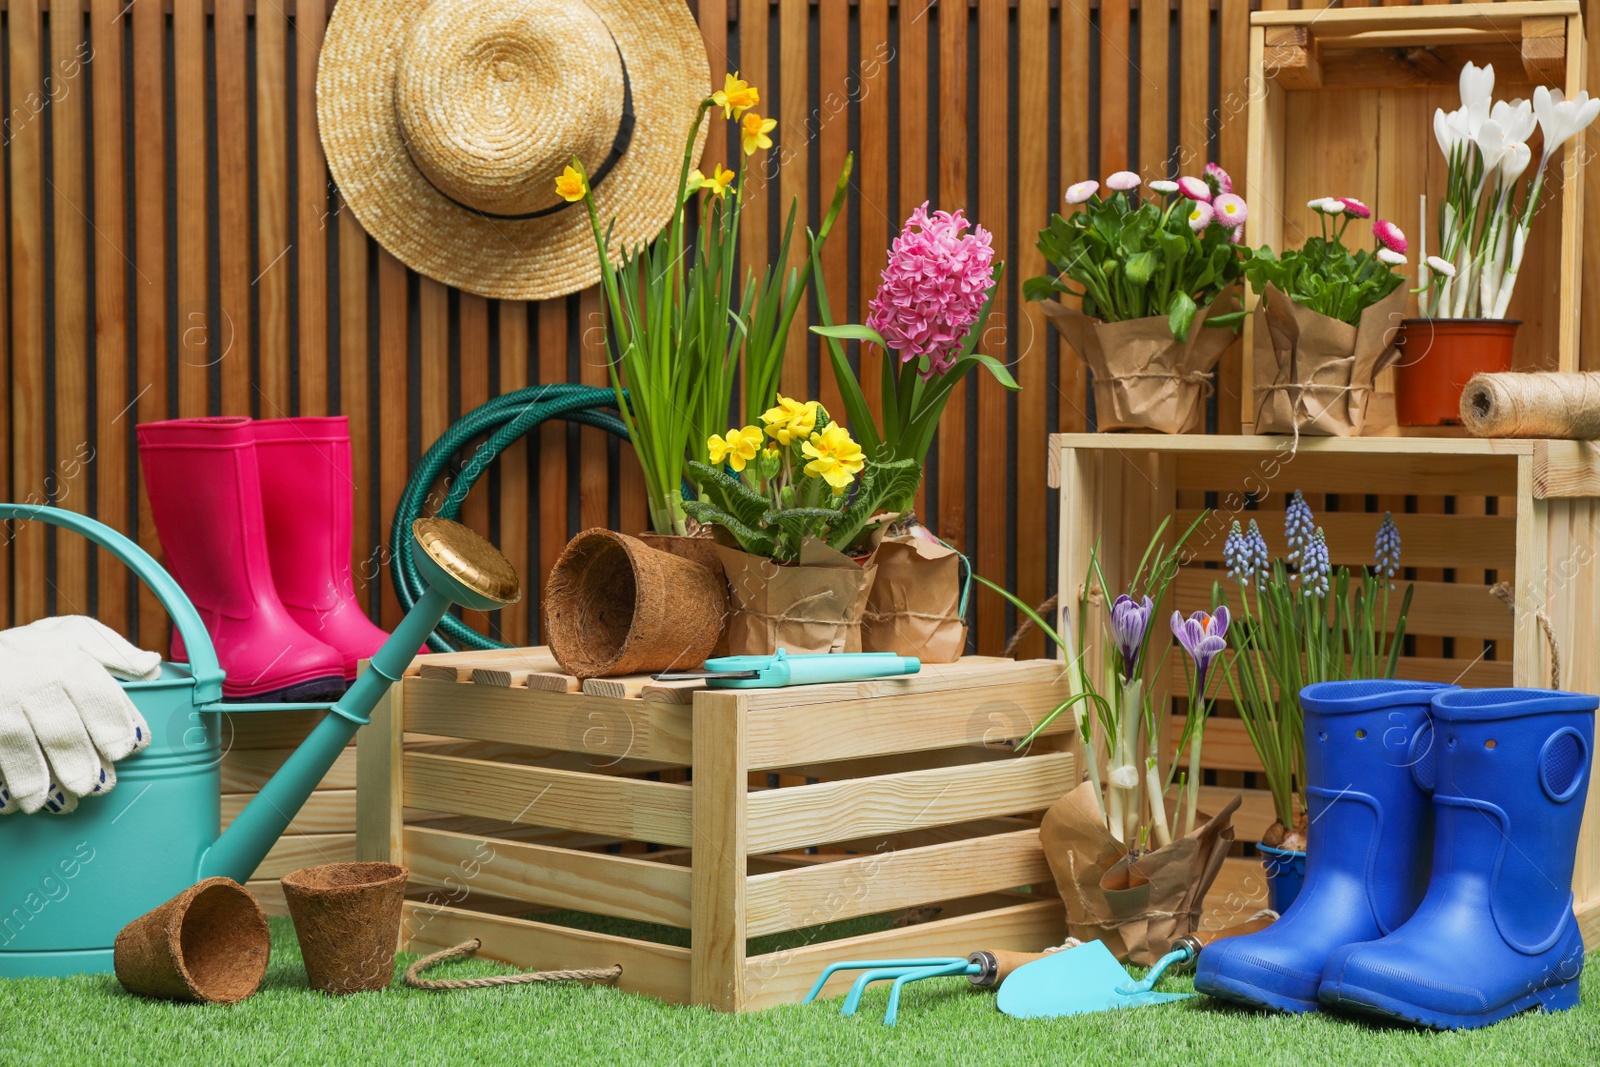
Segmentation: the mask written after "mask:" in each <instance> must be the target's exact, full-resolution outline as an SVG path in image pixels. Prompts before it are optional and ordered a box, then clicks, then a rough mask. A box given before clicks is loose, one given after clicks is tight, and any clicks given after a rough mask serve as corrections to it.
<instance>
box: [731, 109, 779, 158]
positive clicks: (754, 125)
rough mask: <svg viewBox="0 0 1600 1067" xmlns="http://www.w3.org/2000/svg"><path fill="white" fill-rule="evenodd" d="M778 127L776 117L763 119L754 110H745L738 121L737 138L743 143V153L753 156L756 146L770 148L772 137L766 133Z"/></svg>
mask: <svg viewBox="0 0 1600 1067" xmlns="http://www.w3.org/2000/svg"><path fill="white" fill-rule="evenodd" d="M777 128H778V120H777V119H764V118H762V117H761V116H760V115H757V114H756V113H755V112H754V111H750V112H746V113H745V116H744V120H743V121H742V122H740V123H739V140H740V141H741V142H742V143H743V144H744V154H745V155H747V156H753V155H755V154H756V149H758V148H771V147H772V138H770V137H768V136H767V134H769V133H771V132H772V131H773V130H775V129H777Z"/></svg>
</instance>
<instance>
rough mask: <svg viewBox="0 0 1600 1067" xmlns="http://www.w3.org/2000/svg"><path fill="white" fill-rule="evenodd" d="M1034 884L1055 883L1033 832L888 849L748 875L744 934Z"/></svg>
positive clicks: (788, 928) (817, 922) (833, 920)
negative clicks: (806, 865) (786, 869)
mask: <svg viewBox="0 0 1600 1067" xmlns="http://www.w3.org/2000/svg"><path fill="white" fill-rule="evenodd" d="M1036 884H1042V885H1043V886H1044V887H1045V891H1053V889H1052V888H1051V887H1053V886H1054V885H1055V882H1054V881H1053V879H1052V878H1051V875H1050V866H1049V864H1047V863H1046V862H1045V858H1044V852H1043V851H1042V850H1041V849H1040V847H1039V831H1037V830H1019V831H1017V832H1016V833H1011V834H996V835H993V836H990V837H982V838H977V839H974V840H970V841H952V842H949V843H946V844H939V845H929V846H927V847H925V848H914V849H893V850H886V851H884V852H881V853H877V854H869V855H865V856H856V857H852V858H850V859H841V860H833V861H831V862H828V863H819V864H817V865H815V866H812V867H807V868H804V869H801V870H791V871H783V872H780V873H774V874H758V875H756V876H754V877H752V878H751V879H750V883H749V888H748V889H747V890H746V901H747V908H748V911H747V922H748V931H747V932H748V933H749V935H750V936H751V937H755V936H757V935H759V934H771V933H778V932H779V931H783V930H797V929H800V928H802V927H806V926H814V925H817V924H819V923H822V922H835V921H837V920H840V919H848V918H853V917H854V916H857V915H873V914H876V913H879V912H888V911H894V910H896V909H899V908H909V907H912V906H914V905H918V904H927V903H933V902H936V901H940V900H947V899H951V898H954V897H964V896H972V895H974V894H977V893H986V892H991V891H995V890H1001V889H1013V888H1016V887H1018V886H1025V885H1036Z"/></svg>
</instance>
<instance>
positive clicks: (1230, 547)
mask: <svg viewBox="0 0 1600 1067" xmlns="http://www.w3.org/2000/svg"><path fill="white" fill-rule="evenodd" d="M1222 560H1223V562H1224V563H1225V564H1226V565H1227V568H1228V577H1230V578H1236V579H1238V581H1239V583H1240V584H1241V585H1249V584H1250V580H1251V579H1252V578H1254V579H1255V580H1257V581H1261V580H1264V579H1265V578H1266V575H1267V571H1268V570H1269V569H1270V568H1271V566H1272V557H1271V554H1270V553H1269V552H1268V551H1267V539H1266V538H1265V537H1262V536H1261V527H1260V526H1258V525H1257V524H1256V520H1254V519H1251V520H1250V532H1249V533H1245V532H1244V531H1243V530H1242V529H1241V528H1240V526H1239V521H1238V520H1237V519H1235V520H1234V523H1233V529H1232V530H1231V531H1230V532H1229V533H1228V539H1227V541H1225V542H1223V545H1222Z"/></svg>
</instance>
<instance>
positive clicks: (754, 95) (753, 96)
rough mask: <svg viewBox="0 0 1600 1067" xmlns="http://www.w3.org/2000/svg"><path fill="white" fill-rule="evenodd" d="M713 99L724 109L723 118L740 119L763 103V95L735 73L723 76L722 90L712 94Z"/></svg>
mask: <svg viewBox="0 0 1600 1067" xmlns="http://www.w3.org/2000/svg"><path fill="white" fill-rule="evenodd" d="M711 99H712V101H713V102H715V103H716V105H717V106H718V107H720V108H722V117H723V118H729V117H732V118H738V117H740V116H741V115H743V114H744V113H745V112H746V111H749V110H750V109H751V108H753V107H755V106H756V105H757V104H759V103H760V102H761V94H760V93H759V92H758V91H757V90H756V87H755V86H753V85H751V84H750V83H749V82H746V81H744V80H743V79H741V78H740V77H739V72H738V71H734V72H733V73H732V74H728V75H724V76H723V82H722V88H721V89H718V90H717V91H716V92H714V93H712V94H711Z"/></svg>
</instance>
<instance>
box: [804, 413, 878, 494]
mask: <svg viewBox="0 0 1600 1067" xmlns="http://www.w3.org/2000/svg"><path fill="white" fill-rule="evenodd" d="M800 451H802V452H804V453H805V454H806V455H808V456H810V457H811V462H810V463H807V464H806V473H807V474H809V475H811V476H812V477H813V478H821V479H822V480H823V481H825V482H827V483H828V484H829V485H831V486H833V491H834V492H835V493H838V492H842V491H843V490H845V489H847V488H849V486H850V481H851V479H853V478H854V477H855V476H856V475H857V474H860V473H861V468H862V467H864V466H866V464H867V457H866V454H865V453H864V452H862V451H861V446H860V445H858V444H856V442H855V441H854V439H852V438H851V436H850V432H849V431H848V430H846V429H845V428H844V427H843V426H840V425H839V424H838V423H837V422H833V423H829V424H828V425H827V427H826V428H824V429H823V431H822V432H821V433H814V434H812V435H811V440H809V441H805V442H802V443H801V445H800Z"/></svg>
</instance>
